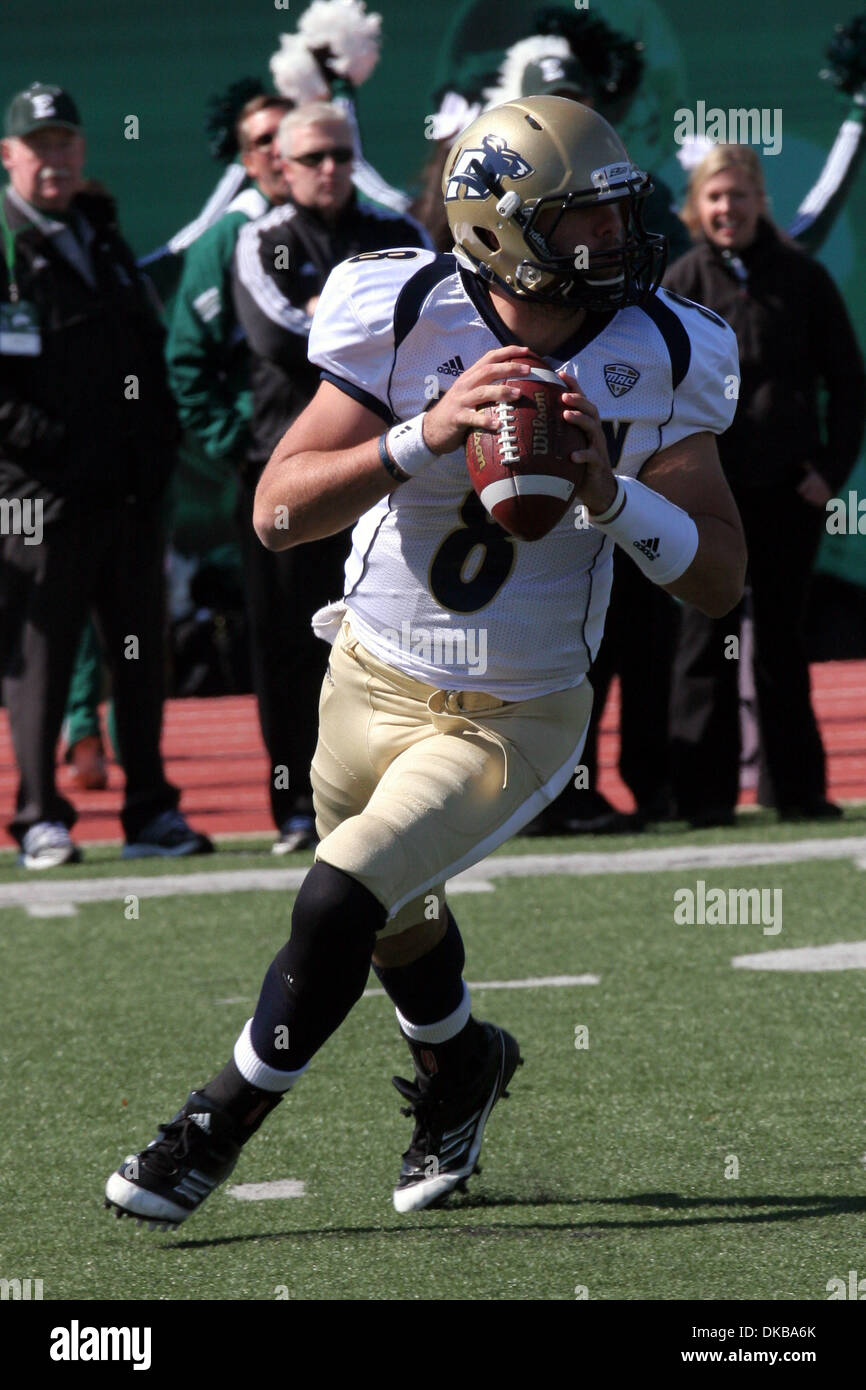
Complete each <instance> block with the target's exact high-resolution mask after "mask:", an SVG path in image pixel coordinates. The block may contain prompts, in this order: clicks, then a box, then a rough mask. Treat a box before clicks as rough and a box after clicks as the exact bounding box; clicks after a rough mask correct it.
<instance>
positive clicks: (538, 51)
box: [483, 34, 574, 110]
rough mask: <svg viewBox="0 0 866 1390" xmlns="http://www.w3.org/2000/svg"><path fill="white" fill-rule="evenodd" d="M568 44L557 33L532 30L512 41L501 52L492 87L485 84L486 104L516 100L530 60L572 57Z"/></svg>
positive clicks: (489, 105) (533, 61) (491, 104)
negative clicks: (529, 34)
mask: <svg viewBox="0 0 866 1390" xmlns="http://www.w3.org/2000/svg"><path fill="white" fill-rule="evenodd" d="M573 57H574V55H573V53H572V51H571V44H570V43H569V42H568V39H564V38H562V37H561V35H559V34H533V35H532V37H531V38H528V39H520V40H519V42H517V43H513V44H512V45H511V47H510V48H509V49H508V51H507V52H506V54H505V58H504V60H503V62H502V64H501V65H500V68H499V80H498V82H497V83H496V86H495V87H488V88H486V90H485V91H484V93H483V96H484V100H485V102H486V103H487V105H486V108H485V109H488V110H489V108H490V107H491V106H499V105H500V104H501V103H502V102H503V101H516V100H517V98H518V97H519V96H520V91H521V87H522V86H523V74H524V73H525V72H526V69H527V68H528V67H529V64H530V63H540V62H541V60H542V58H561V59H572V60H573Z"/></svg>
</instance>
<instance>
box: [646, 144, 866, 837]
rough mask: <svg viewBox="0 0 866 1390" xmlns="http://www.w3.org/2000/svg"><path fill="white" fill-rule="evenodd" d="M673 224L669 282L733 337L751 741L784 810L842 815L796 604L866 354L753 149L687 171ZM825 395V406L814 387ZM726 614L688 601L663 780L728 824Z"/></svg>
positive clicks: (731, 767)
mask: <svg viewBox="0 0 866 1390" xmlns="http://www.w3.org/2000/svg"><path fill="white" fill-rule="evenodd" d="M683 218H684V220H685V222H686V223H687V225H688V226H689V228H690V229H691V231H692V234H693V236H695V238H696V239H697V243H698V244H697V245H696V246H695V248H694V249H693V250H692V251H690V252H689V253H688V254H687V255H685V256H683V257H682V258H681V259H680V260H679V261H677V263H676V264H675V265H674V266H673V267H672V268H671V269H670V270H669V271H668V273H667V275H666V277H665V285H666V286H667V288H668V289H670V290H673V291H675V292H677V293H679V294H680V295H684V296H686V297H687V298H688V299H692V300H696V301H697V302H698V303H700V304H702V305H706V306H708V308H707V309H706V310H704V311H703V312H708V311H709V310H714V311H716V312H717V313H718V314H721V315H722V316H723V317H724V318H725V319H726V320H727V321H728V323H729V324H730V325H731V327H732V328H733V329H734V331H735V333H736V335H737V341H738V343H739V350H740V372H741V375H740V380H739V382H736V381H732V382H730V383H728V388H729V390H731V391H732V392H733V393H738V397H739V404H738V407H737V413H736V416H735V418H734V422H733V424H732V425H731V427H730V429H729V430H728V431H727V433H726V434H724V435H722V437H721V438H720V440H719V454H720V457H721V460H722V464H723V467H724V469H725V473H726V475H727V478H728V482H729V483H730V485H731V489H732V491H733V493H734V496H735V498H736V501H737V505H738V507H739V509H740V513H741V515H742V518H743V525H744V528H745V533H746V539H747V543H748V549H749V581H750V584H751V592H752V612H753V620H754V645H755V655H754V672H755V690H756V697H757V706H758V722H759V726H760V733H761V744H762V749H763V756H764V760H765V764H766V770H767V774H768V779H769V782H770V784H771V786H772V791H773V799H774V801H775V805H776V807H777V808H778V812H779V816H780V818H781V819H783V820H789V819H798V818H801V817H821V818H830V817H835V816H839V815H841V811H840V809H839V807H838V806H836V805H834V804H833V803H832V802H830V801H828V800H827V797H826V779H825V760H824V749H823V746H822V743H821V736H820V733H819V731H818V726H817V723H816V721H815V716H814V713H813V710H812V705H811V697H810V690H809V666H808V661H807V657H806V650H805V644H804V633H803V614H804V609H805V603H806V596H807V587H808V583H809V574H810V570H811V566H812V560H813V558H814V555H815V551H816V549H817V547H818V543H819V541H820V538H821V531H822V520H823V518H824V515H825V504H826V502H827V501H828V500H829V498H830V497H831V496H832V495H833V494H834V492H836V491H838V489H839V488H840V487H841V485H842V484H843V483H844V481H845V478H846V477H847V475H848V473H849V471H850V469H851V467H852V465H853V464H854V462H855V460H856V458H857V454H858V451H859V448H860V442H861V438H862V434H863V423H864V388H866V376H864V367H863V359H862V356H861V354H860V349H859V347H858V344H857V339H856V337H855V335H854V331H853V329H852V327H851V323H850V320H849V318H848V314H847V312H846V310H845V306H844V304H843V302H842V298H841V296H840V294H839V292H838V290H837V289H836V287H835V285H834V284H833V282H832V280H831V279H830V276H829V275H828V274H827V272H826V270H824V268H823V266H821V265H820V264H819V263H818V262H817V261H814V260H812V259H811V258H810V257H809V256H807V255H806V254H805V253H804V252H802V251H801V250H800V249H799V248H798V247H796V246H794V245H793V243H792V242H791V241H790V240H789V239H788V238H787V237H786V236H784V235H783V234H782V233H781V232H780V231H779V230H778V229H777V228H776V227H775V226H774V225H773V223H772V221H771V220H770V217H769V214H768V211H767V201H766V193H765V189H764V180H763V174H762V170H761V163H760V157H759V155H758V154H757V152H756V151H755V150H753V149H751V148H750V147H748V146H745V145H717V146H716V147H715V148H714V149H713V150H712V151H711V152H710V154H708V155H707V157H706V158H705V159H704V160H703V161H702V162H701V163H700V164H699V165H698V166H697V168H696V169H694V170H693V172H692V175H691V179H690V181H689V188H688V194H687V197H686V204H685V208H684V210H683ZM821 392H823V393H825V399H824V403H823V405H822V404H821V403H820V393H821ZM737 630H738V617H737V615H736V614H735V615H730V616H728V617H727V618H725V619H723V620H721V621H718V620H714V619H711V618H707V617H706V616H704V615H703V614H701V613H699V612H698V611H697V610H696V609H694V608H692V607H689V606H686V607H684V609H683V612H682V622H681V629H680V638H679V646H678V650H677V654H676V659H675V665H674V683H673V691H672V697H671V733H672V758H673V777H674V785H675V791H676V795H677V800H678V804H679V810H680V813H681V814H683V815H685V816H686V817H687V818H688V819H689V820H690V821H691V823H692V824H693V825H695V826H702V825H725V824H730V823H731V822H732V821H733V818H734V808H735V806H736V803H737V795H738V785H739V716H738V681H737V670H738V667H737V661H736V660H733V659H731V655H732V652H733V651H734V649H733V648H731V646H730V643H729V638H730V637H731V636H732V635H736V633H737Z"/></svg>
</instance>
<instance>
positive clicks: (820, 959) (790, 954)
mask: <svg viewBox="0 0 866 1390" xmlns="http://www.w3.org/2000/svg"><path fill="white" fill-rule="evenodd" d="M731 965H733V966H736V967H737V968H738V969H740V970H866V941H836V942H834V943H833V945H832V946H797V947H793V948H792V949H790V950H787V951H759V952H757V953H756V954H755V955H751V956H734V958H733V960H732V961H731Z"/></svg>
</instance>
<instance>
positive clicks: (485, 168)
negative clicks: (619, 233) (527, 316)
mask: <svg viewBox="0 0 866 1390" xmlns="http://www.w3.org/2000/svg"><path fill="white" fill-rule="evenodd" d="M652 189H653V185H652V183H651V181H650V179H649V176H648V175H647V174H645V173H643V172H642V171H641V170H640V169H637V168H635V166H634V165H633V164H632V162H631V160H630V159H629V157H628V154H627V153H626V149H625V146H624V145H623V143H622V141H621V140H620V138H619V136H618V135H617V134H616V132H615V131H614V130H613V129H612V127H611V126H609V125H608V123H607V121H605V120H604V119H603V118H602V117H601V116H599V114H598V112H596V111H592V110H590V108H589V107H587V106H581V105H580V103H579V102H576V101H569V100H568V99H567V98H565V97H552V96H541V97H521V98H520V99H519V100H517V101H509V102H506V103H505V104H504V105H503V106H495V107H493V108H492V110H490V111H485V112H484V113H483V115H481V116H479V117H478V118H477V120H475V121H473V122H472V124H471V125H470V126H468V127H467V128H466V130H464V131H463V133H462V135H460V136H458V138H457V140H456V141H455V144H454V146H453V148H452V150H451V153H450V154H449V156H448V161H447V163H446V165H445V172H444V174H443V176H442V194H443V197H444V199H445V211H446V214H447V217H448V224H449V226H450V228H451V231H452V234H453V236H454V247H455V253H456V254H457V257H458V260H460V261H461V263H462V264H464V265H465V266H467V267H468V268H469V269H471V270H473V271H474V272H475V273H476V274H477V275H479V276H481V277H482V279H484V280H487V281H489V282H491V283H492V284H495V285H497V286H498V287H499V288H500V289H502V290H504V291H505V292H506V293H507V294H511V295H515V296H517V297H519V298H521V299H531V300H535V301H538V302H540V303H547V304H551V303H552V304H561V303H564V302H567V303H573V304H575V305H580V306H582V307H583V308H587V309H595V310H601V311H603V310H610V309H622V308H624V307H625V306H626V305H627V304H639V303H641V302H642V301H643V300H645V299H646V298H647V297H648V296H649V295H650V294H652V293H653V291H654V290H655V289H656V288H657V287H658V284H659V281H660V280H661V277H662V275H663V274H664V268H665V263H666V260H667V243H666V240H665V238H664V237H663V236H659V235H656V234H652V233H649V232H646V231H645V230H644V226H643V217H642V207H641V205H642V203H643V200H644V199H645V198H646V197H647V195H648V194H650V193H651V192H652ZM610 202H621V203H622V204H623V212H624V217H623V242H622V244H621V245H620V246H618V247H616V248H615V249H612V250H610V251H599V252H590V253H587V252H586V250H585V248H580V247H575V248H574V250H575V252H578V253H579V254H577V255H575V254H574V253H571V254H569V255H562V254H556V253H555V252H554V251H553V250H551V247H550V244H549V242H550V239H551V238H552V236H553V233H554V232H555V230H556V227H557V226H558V224H559V221H560V219H561V218H562V216H563V214H564V213H566V212H567V211H568V210H569V209H571V208H587V207H594V206H597V205H598V204H600V203H610ZM549 209H550V210H552V214H553V215H552V217H548V216H547V215H545V216H544V217H542V214H547V212H548V210H549ZM540 221H541V224H542V225H540ZM542 226H543V230H542ZM580 253H582V254H580Z"/></svg>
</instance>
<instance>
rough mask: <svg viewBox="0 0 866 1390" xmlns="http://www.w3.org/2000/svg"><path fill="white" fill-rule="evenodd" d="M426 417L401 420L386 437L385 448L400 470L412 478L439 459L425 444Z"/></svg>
mask: <svg viewBox="0 0 866 1390" xmlns="http://www.w3.org/2000/svg"><path fill="white" fill-rule="evenodd" d="M423 424H424V416H423V414H421V415H415V416H413V418H412V419H411V420H401V421H400V424H399V425H392V426H391V428H390V429H389V430H388V433H387V434H386V435H385V447H386V448H387V450H388V453H389V454H390V455H391V458H392V459H393V460H394V462H395V463H396V465H397V467H398V468H401V469H402V470H403V472H404V473H406V474H407V475H408V476H409V477H410V478H414V476H415V474H416V473H420V472H421V469H422V468H426V467H427V465H428V463H432V462H433V460H434V459H435V458H436V457H437V455H436V454H433V453H431V452H430V450H429V449H428V448H427V445H426V444H425V443H424V434H423V428H422V427H423Z"/></svg>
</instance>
